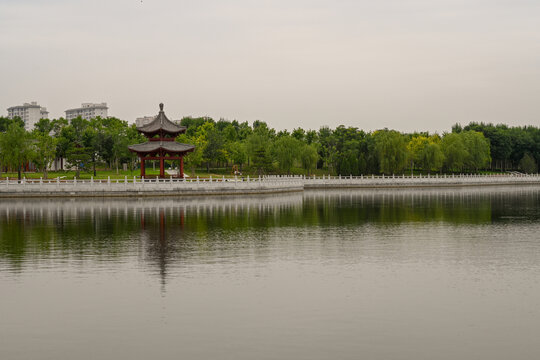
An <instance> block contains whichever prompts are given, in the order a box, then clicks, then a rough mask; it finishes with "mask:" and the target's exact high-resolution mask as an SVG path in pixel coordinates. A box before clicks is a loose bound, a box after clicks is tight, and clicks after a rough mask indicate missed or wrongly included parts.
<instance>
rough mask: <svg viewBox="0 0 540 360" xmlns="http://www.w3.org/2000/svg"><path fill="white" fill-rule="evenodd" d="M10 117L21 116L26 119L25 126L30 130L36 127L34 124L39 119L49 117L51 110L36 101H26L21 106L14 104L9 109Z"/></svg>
mask: <svg viewBox="0 0 540 360" xmlns="http://www.w3.org/2000/svg"><path fill="white" fill-rule="evenodd" d="M7 111H8V118H10V119H13V118H15V117H20V118H21V119H22V121H24V128H25V129H26V130H28V131H31V130H33V129H34V125H35V124H36V123H37V122H38V121H39V119H48V118H49V112H48V111H47V108H45V107H42V106H40V105H38V103H37V102H36V101H32V102H30V103H24V104H22V105H19V106H12V107H10V108H8V109H7Z"/></svg>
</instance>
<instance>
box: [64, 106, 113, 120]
mask: <svg viewBox="0 0 540 360" xmlns="http://www.w3.org/2000/svg"><path fill="white" fill-rule="evenodd" d="M108 109H109V108H108V107H107V103H99V104H94V103H82V104H81V107H79V108H75V109H68V110H66V119H67V120H70V121H71V120H72V119H75V118H76V117H79V116H80V117H82V118H83V119H86V120H90V119H93V118H95V117H98V116H100V117H102V118H106V117H107V116H108V115H107V110H108Z"/></svg>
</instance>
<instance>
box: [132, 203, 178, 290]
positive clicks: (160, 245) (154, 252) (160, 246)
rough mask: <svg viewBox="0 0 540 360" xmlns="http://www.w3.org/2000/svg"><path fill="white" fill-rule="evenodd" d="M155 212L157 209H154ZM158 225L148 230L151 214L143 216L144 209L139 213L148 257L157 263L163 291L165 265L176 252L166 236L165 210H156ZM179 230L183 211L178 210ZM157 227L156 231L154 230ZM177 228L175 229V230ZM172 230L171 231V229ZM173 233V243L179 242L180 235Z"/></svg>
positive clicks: (165, 272)
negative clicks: (146, 242)
mask: <svg viewBox="0 0 540 360" xmlns="http://www.w3.org/2000/svg"><path fill="white" fill-rule="evenodd" d="M156 210H157V209H156ZM158 213H159V215H158V217H159V219H158V224H157V226H156V225H154V226H150V228H149V229H147V228H148V220H149V219H148V218H147V217H150V218H152V214H150V216H147V215H146V214H145V211H144V209H143V210H142V211H141V213H140V224H141V231H143V232H145V233H146V236H147V240H148V241H149V242H148V246H149V247H148V249H147V250H148V255H149V256H150V258H151V259H152V260H154V261H155V262H157V265H158V266H159V275H160V277H161V285H162V287H163V291H164V290H165V284H166V278H167V265H168V263H169V261H170V258H171V257H174V256H175V255H178V254H177V251H176V250H175V246H174V244H171V243H170V242H169V240H168V238H167V236H166V227H167V224H166V210H165V209H164V208H160V209H159V210H158ZM178 215H179V224H178V225H179V230H180V231H182V230H183V229H184V210H183V209H181V210H179V214H178ZM171 225H173V224H169V225H168V226H169V229H171ZM156 227H157V229H156ZM176 229H177V228H176V227H175V230H176ZM146 230H148V231H146ZM171 230H173V229H171ZM173 233H174V239H175V241H174V242H175V243H176V242H178V241H179V240H181V239H180V238H181V234H178V231H173Z"/></svg>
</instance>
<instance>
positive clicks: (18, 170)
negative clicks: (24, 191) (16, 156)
mask: <svg viewBox="0 0 540 360" xmlns="http://www.w3.org/2000/svg"><path fill="white" fill-rule="evenodd" d="M17 179H19V181H21V180H22V176H21V164H19V166H18V167H17Z"/></svg>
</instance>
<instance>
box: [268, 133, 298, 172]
mask: <svg viewBox="0 0 540 360" xmlns="http://www.w3.org/2000/svg"><path fill="white" fill-rule="evenodd" d="M300 145H301V142H300V141H298V140H297V139H295V138H293V137H292V136H282V137H280V138H278V139H277V140H276V141H275V142H274V146H273V149H274V151H273V152H274V155H275V158H276V160H277V161H278V164H279V169H280V170H281V171H284V172H286V173H287V175H289V174H290V173H291V169H292V167H293V165H294V162H295V160H296V159H297V158H298V154H299V150H300Z"/></svg>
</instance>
